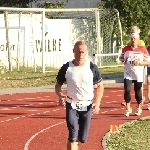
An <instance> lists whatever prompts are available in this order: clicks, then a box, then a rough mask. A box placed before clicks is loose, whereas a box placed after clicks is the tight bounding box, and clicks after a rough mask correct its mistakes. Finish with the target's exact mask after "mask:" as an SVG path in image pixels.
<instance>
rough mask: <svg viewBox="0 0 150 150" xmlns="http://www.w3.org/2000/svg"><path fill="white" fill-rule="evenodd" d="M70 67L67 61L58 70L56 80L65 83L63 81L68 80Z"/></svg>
mask: <svg viewBox="0 0 150 150" xmlns="http://www.w3.org/2000/svg"><path fill="white" fill-rule="evenodd" d="M68 67H69V62H67V63H66V64H64V65H63V66H62V67H61V68H60V70H59V71H58V74H57V76H56V81H57V82H58V83H59V84H61V85H63V83H64V82H66V78H65V75H66V71H67V69H68Z"/></svg>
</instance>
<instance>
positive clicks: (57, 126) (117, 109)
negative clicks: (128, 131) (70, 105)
mask: <svg viewBox="0 0 150 150" xmlns="http://www.w3.org/2000/svg"><path fill="white" fill-rule="evenodd" d="M144 93H146V90H145V91H144ZM146 99H147V97H146ZM122 100H123V87H122V86H117V87H114V86H113V87H105V92H104V97H103V99H102V102H101V110H100V114H98V115H93V116H92V122H91V128H90V132H89V137H88V141H87V143H85V144H79V148H80V150H102V149H103V148H102V143H101V142H102V138H103V136H104V135H105V134H106V133H107V132H108V131H109V129H110V125H111V124H116V125H120V124H122V123H125V122H128V121H132V120H134V119H138V118H140V117H144V116H148V115H149V114H150V111H148V110H146V106H147V104H145V105H144V106H143V113H142V115H141V116H140V117H138V116H135V115H134V113H135V111H136V102H135V100H134V92H133V89H132V108H133V113H132V114H131V116H130V117H125V116H124V115H123V114H124V112H125V107H124V106H121V105H120V103H121V102H122ZM145 103H147V101H146V102H145ZM0 129H1V132H0V150H60V149H61V150H66V139H67V129H66V122H65V108H63V107H60V106H58V103H57V96H56V95H55V93H54V92H42V93H40V92H39V93H26V94H12V95H0Z"/></svg>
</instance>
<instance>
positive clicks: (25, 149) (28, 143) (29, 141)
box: [24, 121, 66, 150]
mask: <svg viewBox="0 0 150 150" xmlns="http://www.w3.org/2000/svg"><path fill="white" fill-rule="evenodd" d="M65 122H66V121H63V122H59V123H57V124H53V125H51V126H49V127H47V128H45V129H42V130H41V131H40V132H37V133H35V134H34V135H33V136H32V137H31V138H30V139H29V140H28V141H27V142H26V143H25V146H24V150H28V147H29V145H30V143H31V141H32V140H33V139H34V138H35V137H36V136H38V135H39V134H40V133H43V132H44V131H46V130H48V129H50V128H53V127H55V126H58V125H60V124H63V123H65Z"/></svg>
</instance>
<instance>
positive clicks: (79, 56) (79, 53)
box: [74, 44, 87, 61]
mask: <svg viewBox="0 0 150 150" xmlns="http://www.w3.org/2000/svg"><path fill="white" fill-rule="evenodd" d="M86 56H87V46H86V45H85V44H82V45H78V46H76V48H75V49H74V57H75V59H76V60H77V61H81V60H83V59H85V57H86Z"/></svg>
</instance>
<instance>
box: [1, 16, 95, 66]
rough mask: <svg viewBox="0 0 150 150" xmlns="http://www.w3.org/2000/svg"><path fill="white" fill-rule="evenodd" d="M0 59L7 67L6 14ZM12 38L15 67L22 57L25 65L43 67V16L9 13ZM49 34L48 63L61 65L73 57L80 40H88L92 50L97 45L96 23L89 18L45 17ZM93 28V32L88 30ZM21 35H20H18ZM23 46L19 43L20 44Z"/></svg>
mask: <svg viewBox="0 0 150 150" xmlns="http://www.w3.org/2000/svg"><path fill="white" fill-rule="evenodd" d="M0 22H1V24H0V35H1V36H0V60H1V61H2V63H3V64H4V65H5V66H8V50H7V49H6V29H5V22H4V16H3V14H1V15H0ZM8 22H9V38H10V45H11V47H12V49H11V56H12V62H13V64H12V65H13V66H15V65H16V62H17V61H16V60H17V58H19V60H20V62H19V63H20V64H21V65H25V66H31V67H32V66H34V65H35V63H36V65H37V66H42V52H41V50H42V49H41V47H42V45H41V40H42V30H41V25H42V24H41V15H40V14H39V15H33V16H31V15H21V17H20V26H19V15H17V14H16V15H14V14H9V19H8ZM45 22H46V24H47V26H48V34H47V35H46V37H45V39H46V43H45V57H44V59H45V63H46V66H52V67H57V68H59V67H60V66H61V65H62V64H63V63H65V62H66V61H69V60H71V59H72V58H73V51H72V50H73V46H74V43H75V42H76V41H78V40H84V41H86V42H87V45H88V48H89V53H90V55H91V56H92V50H93V49H94V48H95V49H96V48H97V47H96V31H95V30H96V29H95V27H94V25H95V22H94V21H91V20H88V19H45ZM89 31H90V32H89ZM18 35H20V38H18ZM19 45H20V46H19Z"/></svg>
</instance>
